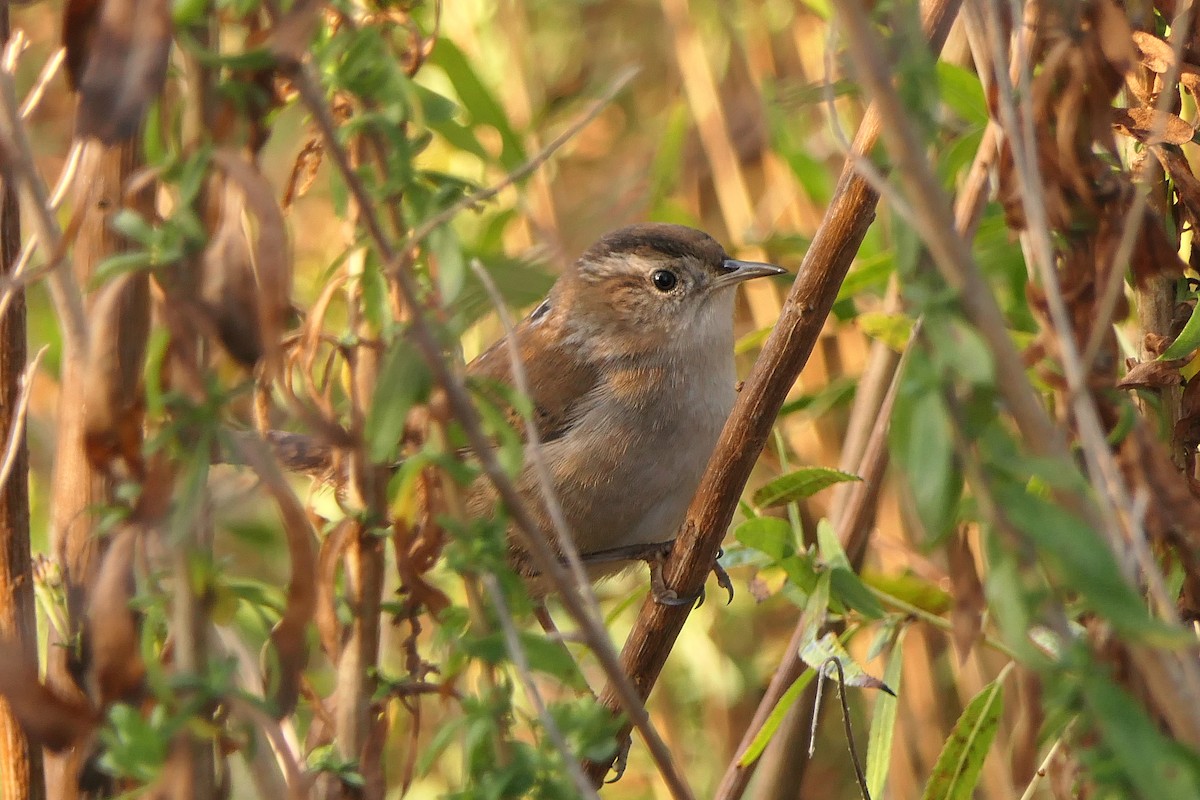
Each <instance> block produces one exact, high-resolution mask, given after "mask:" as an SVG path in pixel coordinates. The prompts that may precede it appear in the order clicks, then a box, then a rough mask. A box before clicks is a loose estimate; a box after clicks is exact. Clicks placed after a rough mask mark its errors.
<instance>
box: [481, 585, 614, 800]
mask: <svg viewBox="0 0 1200 800" xmlns="http://www.w3.org/2000/svg"><path fill="white" fill-rule="evenodd" d="M483 585H484V586H485V587H486V588H487V591H488V595H489V596H490V597H491V599H492V604H493V605H494V606H495V607H496V619H497V621H498V622H499V623H500V631H501V632H502V633H503V634H504V643H505V645H506V646H507V647H508V655H509V657H510V658H512V660H513V664H514V665H515V666H516V668H517V675H518V676H519V677H520V679H521V685H522V686H524V687H525V694H526V695H528V696H529V702H530V703H532V704H533V708H534V710H535V711H536V712H537V715H538V719H540V720H541V721H542V727H544V728H545V729H546V735H547V736H549V737H550V741H551V742H552V743H553V744H554V747H555V749H556V750H558V753H559V755H561V756H562V760H563V766H564V768H565V769H566V770H567V772H568V773H569V774H570V776H571V781H572V782H573V783H574V784H575V788H576V789H577V790H578V791H579V796H580V797H590V798H594V800H599V795H597V794H596V790H595V789H594V788H593V787H592V783H591V781H589V780H588V778H587V776H586V775H584V774H583V769H581V768H580V766H579V760H578V757H577V756H575V755H573V754H572V753H571V747H570V745H568V744H567V740H566V737H564V736H563V733H562V731H561V730H560V729H559V727H558V723H557V722H555V721H554V717H552V716H550V710H549V709H548V708H547V707H546V701H545V700H544V699H543V698H542V693H541V692H540V691H538V688H537V684H536V683H534V680H533V674H532V673H531V672H530V669H529V657H528V656H527V655H526V653H525V648H524V647H523V646H522V645H521V638H520V637H519V636H518V635H517V629H516V628H515V627H514V626H513V621H512V614H511V612H510V611H509V610H508V603H506V602H504V592H503V590H502V589H501V588H500V582H499V581H497V580H496V576H495V575H491V574H488V575H484V576H483Z"/></svg>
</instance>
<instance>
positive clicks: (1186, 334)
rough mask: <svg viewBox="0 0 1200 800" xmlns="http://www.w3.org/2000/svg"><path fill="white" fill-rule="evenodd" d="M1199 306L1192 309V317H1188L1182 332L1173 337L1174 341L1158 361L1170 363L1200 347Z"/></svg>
mask: <svg viewBox="0 0 1200 800" xmlns="http://www.w3.org/2000/svg"><path fill="white" fill-rule="evenodd" d="M1197 310H1200V304H1197V305H1196V307H1195V308H1193V309H1192V315H1191V316H1190V317H1188V321H1187V324H1186V325H1184V326H1183V330H1182V331H1180V332H1179V335H1178V336H1177V337H1175V341H1173V342H1171V346H1170V347H1168V348H1167V349H1166V350H1164V351H1163V354H1162V355H1161V356H1159V357H1158V360H1159V361H1170V360H1172V359H1176V358H1183V357H1184V356H1186V355H1188V354H1189V353H1191V352H1192V351H1193V350H1195V349H1196V348H1197V347H1200V313H1197Z"/></svg>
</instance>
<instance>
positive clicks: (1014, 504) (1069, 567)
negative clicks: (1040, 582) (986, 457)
mask: <svg viewBox="0 0 1200 800" xmlns="http://www.w3.org/2000/svg"><path fill="white" fill-rule="evenodd" d="M993 491H994V493H995V497H996V503H997V505H998V506H999V507H1000V508H1003V509H1004V514H1005V516H1006V517H1007V518H1008V520H1009V522H1011V523H1012V524H1013V525H1015V526H1016V527H1017V528H1019V529H1020V530H1021V531H1022V532H1023V533H1024V534H1025V536H1026V537H1027V538H1028V539H1029V540H1030V541H1031V542H1033V544H1034V546H1035V547H1036V548H1037V552H1038V555H1039V557H1040V558H1041V559H1042V560H1043V561H1045V562H1046V563H1047V564H1048V565H1049V566H1050V567H1051V568H1052V569H1053V570H1054V571H1055V573H1056V574H1057V576H1058V578H1059V584H1060V586H1061V588H1062V589H1066V590H1070V591H1074V592H1078V593H1079V595H1080V598H1081V599H1082V601H1083V603H1084V605H1086V606H1087V607H1088V608H1089V609H1091V610H1092V611H1094V612H1096V613H1097V614H1100V615H1101V616H1103V617H1105V618H1106V619H1107V620H1108V621H1109V622H1111V623H1112V624H1113V626H1114V627H1115V628H1116V629H1117V630H1119V631H1121V632H1122V633H1123V634H1125V635H1126V636H1129V637H1131V638H1133V639H1134V640H1135V641H1143V642H1149V641H1154V642H1156V643H1159V644H1162V645H1170V644H1182V643H1183V642H1184V641H1186V639H1185V638H1183V637H1185V634H1184V632H1183V631H1182V630H1178V629H1176V628H1174V627H1172V626H1169V625H1167V624H1166V623H1163V622H1161V621H1159V620H1156V619H1154V618H1153V617H1151V615H1150V613H1149V612H1148V611H1147V609H1146V605H1145V603H1143V602H1142V598H1141V597H1140V596H1139V595H1138V593H1137V592H1136V591H1135V590H1134V589H1133V587H1132V586H1130V585H1129V583H1127V582H1126V581H1125V579H1124V578H1123V577H1122V575H1121V570H1120V567H1118V566H1117V560H1116V557H1115V556H1113V554H1112V551H1111V550H1110V549H1109V547H1108V544H1107V543H1106V542H1104V541H1103V540H1101V538H1100V535H1099V533H1098V532H1096V531H1094V530H1092V528H1091V527H1090V526H1088V525H1087V524H1086V523H1084V522H1083V521H1082V520H1080V519H1079V518H1078V517H1076V516H1075V515H1073V514H1071V513H1070V512H1069V511H1067V510H1065V509H1063V508H1061V507H1060V506H1058V505H1057V504H1056V503H1054V502H1052V501H1051V500H1048V499H1047V498H1044V497H1040V496H1038V495H1036V494H1032V493H1030V492H1028V491H1026V490H1025V489H1024V487H1021V486H1017V485H1015V484H1014V483H1012V482H1010V481H997V482H996V483H995V485H994V487H993Z"/></svg>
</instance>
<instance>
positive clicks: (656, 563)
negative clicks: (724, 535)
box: [647, 550, 733, 608]
mask: <svg viewBox="0 0 1200 800" xmlns="http://www.w3.org/2000/svg"><path fill="white" fill-rule="evenodd" d="M669 553H670V550H664V551H660V552H658V553H655V554H654V555H653V556H652V557H651V558H649V559H647V563H648V564H649V565H650V594H651V596H652V597H653V598H654V602H656V603H658V604H659V605H663V606H672V607H677V606H690V605H692V604H693V603H695V608H699V607H700V606H702V605H704V587H703V586H701V587H700V591H698V592H696V593H695V594H691V595H686V596H684V597H680V596H679V593H678V592H676V591H675V590H674V589H672V588H670V587H669V586H667V584H666V581H665V580H663V574H662V569H663V563H664V562H665V561H666V558H667V555H668V554H669ZM722 555H724V551H721V550H718V551H717V558H720V557H721V556H722ZM712 572H713V574H714V575H716V576H717V585H718V586H720V587H721V588H722V589H724V590H725V591H726V592H728V593H729V598H728V599H727V600H726V601H725V605H729V604H730V603H732V602H733V581H732V580H730V578H729V573H728V572H726V571H725V568H724V567H722V566H721V563H720V562H719V561H716V560H714V561H713V566H712Z"/></svg>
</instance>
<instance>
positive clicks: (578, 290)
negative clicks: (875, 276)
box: [467, 222, 785, 604]
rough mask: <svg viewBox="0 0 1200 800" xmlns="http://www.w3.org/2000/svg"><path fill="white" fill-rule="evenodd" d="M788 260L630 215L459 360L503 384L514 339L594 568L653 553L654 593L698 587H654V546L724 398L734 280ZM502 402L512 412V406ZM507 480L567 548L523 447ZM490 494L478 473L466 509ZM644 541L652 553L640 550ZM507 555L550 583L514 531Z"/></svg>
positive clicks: (547, 449) (728, 404)
mask: <svg viewBox="0 0 1200 800" xmlns="http://www.w3.org/2000/svg"><path fill="white" fill-rule="evenodd" d="M784 272H785V270H783V269H782V268H780V267H777V266H775V265H772V264H764V263H759V262H751V261H741V260H738V259H734V258H732V257H730V256H729V254H728V253H727V252H726V251H725V249H724V248H723V247H722V246H721V245H720V244H719V243H718V242H717V241H716V240H715V239H713V238H712V237H711V236H709V235H708V234H707V233H704V232H703V231H700V230H697V229H695V228H691V227H687V226H683V225H675V224H668V223H655V222H651V223H641V224H635V225H630V226H627V227H623V228H620V229H618V230H614V231H612V232H610V233H607V234H605V235H604V236H602V237H601V238H600V239H599V240H598V241H597V242H596V243H595V244H593V245H592V246H591V247H589V248H588V249H587V250H586V251H584V253H583V254H582V255H581V256H580V257H579V258H578V259H577V260H576V261H575V262H574V263H573V264H571V265H570V266H569V267H568V268H567V269H566V270H565V271H564V272H563V273H562V274H561V275H560V276H559V278H558V279H557V280H556V281H555V283H554V285H553V286H552V287H551V289H550V291H549V293H548V295H547V297H546V298H545V300H544V301H542V302H541V303H540V304H538V305H537V306H536V307H535V308H534V309H533V311H531V312H530V313H529V315H528V316H526V317H525V318H524V319H523V320H521V322H520V323H518V324H517V325H516V326H515V328H514V329H513V330H512V331H511V332H510V334H509V335H508V336H505V337H502V338H501V339H500V340H499V341H497V342H496V343H495V344H493V345H492V346H491V347H490V348H488V349H487V350H485V351H484V352H483V353H482V354H480V355H479V356H478V357H476V358H475V359H474V360H473V361H472V362H471V363H470V364H469V365H468V367H467V374H468V376H469V377H470V378H472V379H474V380H476V381H477V382H481V383H485V384H486V383H487V382H494V383H496V384H501V385H504V386H508V387H512V386H514V385H515V376H514V374H513V359H512V351H513V350H515V352H516V355H517V358H518V360H519V362H520V363H521V365H522V366H523V371H524V373H525V378H526V381H525V383H526V386H525V388H526V391H528V393H529V397H528V398H527V399H528V403H529V408H531V409H532V412H531V413H532V422H533V425H534V428H535V429H536V432H537V440H538V442H539V446H540V447H541V452H542V458H543V461H544V464H545V467H546V469H547V470H548V473H549V488H550V489H551V490H552V491H553V493H554V496H555V498H556V499H557V502H558V504H559V506H560V507H561V509H562V514H563V519H564V521H565V523H566V526H565V527H566V532H567V535H569V536H570V537H571V540H572V541H573V543H574V545H575V548H576V550H577V551H578V553H579V554H580V557H581V560H582V561H583V562H584V564H585V566H586V568H587V572H588V577H589V579H590V580H592V581H593V582H595V581H597V580H600V579H602V578H605V577H609V576H611V575H614V574H616V573H618V572H622V571H624V570H625V569H627V568H628V567H630V566H632V565H634V564H636V563H637V561H639V560H646V561H649V562H651V572H652V585H653V586H654V596H655V598H656V599H657V600H659V601H660V602H665V603H672V604H676V603H687V602H692V601H694V600H695V599H696V598H694V597H693V598H678V597H675V596H674V593H673V592H671V591H670V590H667V589H666V588H665V587H664V586H662V584H661V556H662V555H664V554H665V552H666V551H667V550H668V549H669V546H670V543H671V542H672V541H673V540H674V539H675V537H676V535H677V533H678V531H679V529H680V527H681V525H682V524H683V521H684V516H685V514H686V512H687V508H688V505H689V504H690V502H691V500H692V496H693V495H694V494H695V492H696V488H697V487H698V486H699V483H700V478H701V475H702V474H703V472H704V469H705V467H706V466H707V464H708V461H709V457H710V456H711V455H712V452H713V449H714V448H715V446H716V443H717V439H718V437H719V436H720V433H721V429H722V427H723V426H724V424H725V421H726V419H727V418H728V416H729V413H730V411H731V410H732V408H733V402H734V399H735V396H736V380H737V376H736V373H735V370H734V319H733V317H734V299H735V289H736V287H737V286H738V285H739V284H741V283H744V282H745V281H748V280H752V279H755V278H762V277H769V276H774V275H781V274H783V273H784ZM511 416H512V420H513V422H514V423H515V422H519V419H520V418H519V416H517V412H515V411H512V412H511ZM515 427H518V429H519V427H520V426H519V425H517V426H515ZM526 446H528V443H527V444H526ZM515 483H516V487H517V490H518V492H519V493H520V495H521V497H522V499H523V500H524V501H525V503H526V505H527V507H528V509H529V511H530V512H531V514H532V517H533V519H534V520H535V522H536V524H537V526H538V528H539V529H540V533H542V534H543V535H544V536H545V537H547V539H548V540H549V541H550V542H551V543H552V544H553V545H554V546H555V547H556V549H557V550H558V552H559V553H560V554H561V545H559V544H558V542H557V536H558V534H557V533H556V531H555V526H554V524H553V521H552V518H551V515H550V511H549V506H548V504H547V499H546V497H544V496H543V481H542V480H539V476H538V473H537V470H536V467H535V465H534V464H533V463H531V459H529V458H528V457H527V458H525V460H524V466H523V467H522V469H521V471H520V473H519V474H518V475H517V477H516V479H515ZM495 503H496V491H495V489H494V487H493V486H492V485H491V484H490V482H488V481H486V479H481V480H480V481H478V482H477V483H476V485H475V486H474V487H473V488H472V491H471V493H470V495H469V499H468V510H469V511H470V512H471V513H473V514H478V515H486V514H489V513H490V512H491V511H492V509H494V508H495ZM659 545H661V547H659ZM643 548H644V549H645V552H647V553H654V554H655V555H656V556H658V558H657V560H652V559H650V558H643V557H641V556H642V553H640V551H641V550H642V549H643ZM630 554H639V555H638V557H636V558H628V557H626V556H628V555H630ZM508 556H509V561H510V563H511V564H512V566H513V567H514V569H515V570H516V571H517V572H518V573H519V574H521V575H522V576H523V577H525V578H526V580H527V582H529V583H530V585H531V587H532V589H533V592H534V594H535V595H540V594H544V593H545V592H546V591H548V587H547V586H545V585H543V583H542V582H541V581H540V580H539V577H540V576H538V575H537V572H536V570H535V568H534V567H533V564H532V562H531V558H530V557H529V555H528V553H527V552H526V551H525V550H524V548H523V547H522V546H521V544H520V542H519V541H518V539H517V538H516V537H515V536H514V535H512V534H511V533H510V535H509V537H508ZM655 566H657V567H658V568H659V569H658V571H656V570H655ZM718 576H719V577H723V573H721V572H719V571H718ZM722 583H723V585H726V583H727V578H725V579H724V580H723V581H722ZM726 588H727V589H730V591H731V587H730V586H728V585H726Z"/></svg>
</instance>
